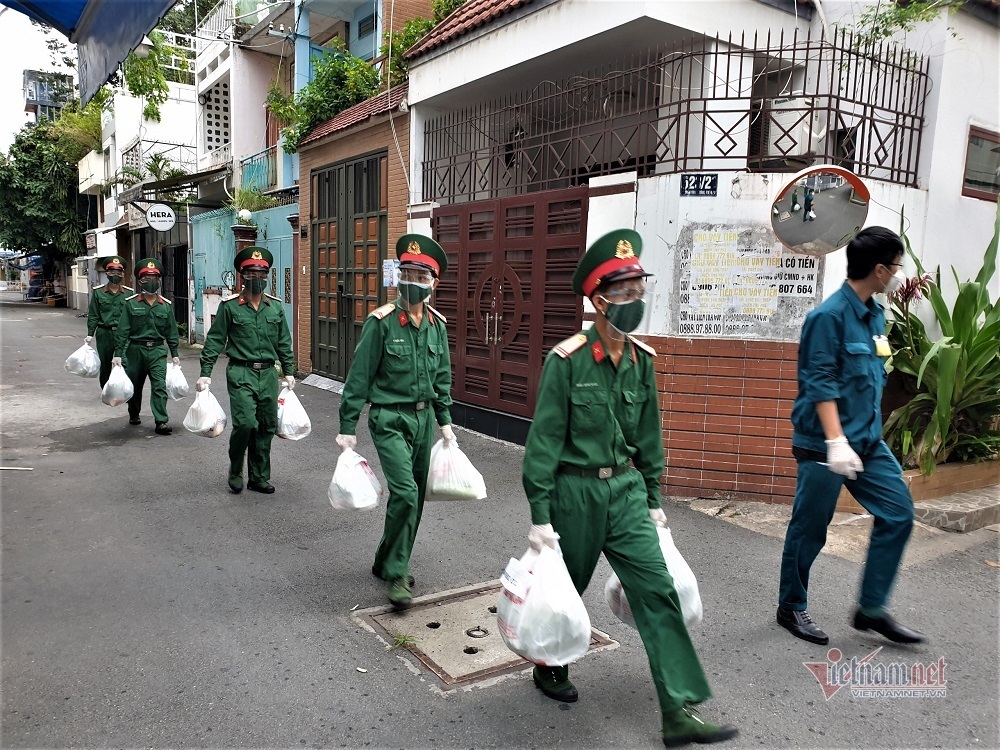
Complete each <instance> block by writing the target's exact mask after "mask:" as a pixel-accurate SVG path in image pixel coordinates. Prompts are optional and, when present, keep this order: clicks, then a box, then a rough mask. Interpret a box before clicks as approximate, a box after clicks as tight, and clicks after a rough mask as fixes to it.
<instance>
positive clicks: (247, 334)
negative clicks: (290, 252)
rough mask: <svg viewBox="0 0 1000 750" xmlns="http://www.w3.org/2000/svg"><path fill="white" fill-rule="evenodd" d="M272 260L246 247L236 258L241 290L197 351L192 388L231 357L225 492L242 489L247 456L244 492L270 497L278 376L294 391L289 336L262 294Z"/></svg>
mask: <svg viewBox="0 0 1000 750" xmlns="http://www.w3.org/2000/svg"><path fill="white" fill-rule="evenodd" d="M273 262H274V258H273V256H272V255H271V253H270V251H268V250H267V248H263V247H247V248H244V249H243V250H242V251H240V252H239V253H238V254H237V255H236V260H235V266H236V270H237V271H238V272H239V273H240V274H241V275H242V276H243V290H242V291H241V292H240V293H239V294H234V295H232V296H231V297H227V298H226V299H224V300H223V301H222V305H221V306H220V307H219V313H218V314H217V315H216V316H215V320H214V321H213V322H212V327H211V329H210V330H209V332H208V336H206V337H205V348H204V349H202V351H201V377H200V378H198V382H197V383H196V385H195V387H196V388H197V389H198V390H199V391H203V390H205V389H206V388H208V386H209V385H211V383H212V380H211V376H212V367H214V366H215V360H217V359H218V358H219V355H220V354H221V353H222V351H223V350H225V351H226V352H227V354H228V355H229V364H228V366H227V367H226V385H227V387H228V389H229V410H230V412H231V414H232V418H233V432H232V435H230V437H229V480H228V481H229V489H230V491H232V492H233V493H235V494H239V493H240V492H242V491H243V459H244V456H246V457H247V489H250V490H253V491H254V492H263V493H264V494H266V495H270V494H272V493H273V492H274V485H272V484H271V441H272V440H273V439H274V433H275V432H276V431H277V429H278V372H277V370H275V368H274V365H275V362H279V363H280V364H281V372H282V375H283V377H282V378H281V384H282V385H284V386H286V387H287V388H289V389H292V388H294V387H295V377H294V376H295V361H294V359H292V334H291V332H290V331H289V330H288V321H287V320H286V319H285V311H284V309H283V308H282V307H281V301H280V300H279V299H278V298H277V297H272V296H271V295H270V294H265V293H264V290H265V289H267V274H268V270H269V269H270V268H271V264H272V263H273Z"/></svg>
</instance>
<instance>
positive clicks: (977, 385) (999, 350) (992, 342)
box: [885, 210, 1000, 475]
mask: <svg viewBox="0 0 1000 750" xmlns="http://www.w3.org/2000/svg"><path fill="white" fill-rule="evenodd" d="M900 233H901V234H902V235H903V241H904V242H905V244H906V249H907V253H908V254H909V255H910V257H911V258H913V261H914V263H915V264H916V267H917V271H918V274H919V275H918V276H917V277H916V278H914V279H911V280H910V281H909V283H907V284H905V285H904V286H903V287H902V288H901V289H900V290H899V291H898V292H897V293H896V294H894V295H892V296H891V297H890V299H889V305H890V309H891V310H892V317H893V320H892V321H891V322H890V324H889V332H888V337H889V342H890V346H891V348H892V350H893V356H892V359H891V361H890V365H891V367H892V369H893V370H894V371H896V372H898V373H902V378H903V380H904V381H905V384H906V386H907V389H908V390H909V391H910V392H912V393H913V398H912V399H910V400H909V401H908V402H907V403H906V404H905V405H903V406H900V407H899V408H897V409H895V410H894V411H893V412H892V414H891V415H890V416H889V419H888V421H887V422H886V424H885V439H886V442H887V443H888V445H889V447H890V448H891V449H892V450H893V452H894V453H895V454H896V457H897V458H899V460H900V462H901V463H902V464H903V466H904V467H918V468H919V469H920V471H921V473H923V474H925V475H930V474H933V473H934V470H935V468H936V467H937V466H938V464H943V463H946V462H952V461H981V460H985V459H993V458H996V457H997V454H998V453H1000V431H998V430H997V429H995V427H996V418H997V416H998V415H1000V347H998V345H997V341H998V339H1000V301H998V302H994V301H991V300H990V295H989V288H988V287H989V283H990V281H991V280H992V278H993V275H994V273H995V272H996V259H997V244H998V238H1000V210H998V213H997V219H996V222H995V226H994V234H993V239H992V241H991V242H990V244H989V246H988V247H987V249H986V253H985V255H984V257H983V265H982V267H981V268H980V270H979V273H978V274H977V275H976V278H975V279H974V280H973V281H964V282H962V281H959V279H958V275H957V274H955V271H954V269H952V273H953V274H954V275H955V282H956V284H957V285H958V295H957V297H956V299H955V302H954V304H953V305H952V306H951V308H950V309H949V307H948V304H947V303H946V302H945V300H944V297H943V295H942V294H941V269H940V267H939V268H938V269H937V270H936V271H935V272H934V273H933V274H930V273H927V272H926V271H925V270H924V267H923V265H922V264H921V262H920V259H919V258H918V257H917V256H916V255H915V254H914V252H913V249H912V247H911V246H910V242H909V239H908V238H907V237H906V235H905V233H903V232H900ZM921 297H926V299H927V301H928V302H929V303H930V305H931V308H932V309H933V311H934V317H935V319H936V322H937V325H938V327H939V328H940V330H941V336H939V337H937V338H936V339H932V338H931V336H930V335H929V334H928V332H927V329H926V327H925V326H924V323H923V321H921V320H920V318H919V317H918V316H917V314H916V311H915V309H914V307H915V302H916V301H917V300H918V299H920V298H921Z"/></svg>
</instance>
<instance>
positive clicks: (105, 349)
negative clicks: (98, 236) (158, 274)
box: [84, 255, 135, 388]
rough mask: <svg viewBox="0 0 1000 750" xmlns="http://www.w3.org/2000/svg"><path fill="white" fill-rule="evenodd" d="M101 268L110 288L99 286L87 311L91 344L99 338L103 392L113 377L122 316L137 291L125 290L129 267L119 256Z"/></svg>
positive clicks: (88, 341)
mask: <svg viewBox="0 0 1000 750" xmlns="http://www.w3.org/2000/svg"><path fill="white" fill-rule="evenodd" d="M99 263H100V265H101V268H102V269H103V270H104V273H105V274H106V275H107V277H108V283H107V284H101V285H100V286H95V287H94V289H93V291H92V292H91V293H90V305H89V307H88V308H87V338H86V339H84V340H85V341H86V342H87V343H88V344H89V343H91V342H92V341H93V340H94V337H95V336H96V337H97V347H96V348H97V356H99V357H100V358H101V378H100V382H101V388H103V387H104V384H105V383H107V382H108V377H110V375H111V360H112V358H113V357H114V356H115V331H116V330H118V318H119V317H120V316H121V312H122V307H123V306H124V305H125V298H126V297H128V296H130V295H131V294H132V293H133V292H134V291H135V290H134V289H133V288H132V287H129V286H124V285H123V284H122V279H123V278H124V277H125V264H124V263H123V262H122V259H121V258H119V257H118V256H117V255H115V256H112V257H110V258H104V259H103V260H101V261H99Z"/></svg>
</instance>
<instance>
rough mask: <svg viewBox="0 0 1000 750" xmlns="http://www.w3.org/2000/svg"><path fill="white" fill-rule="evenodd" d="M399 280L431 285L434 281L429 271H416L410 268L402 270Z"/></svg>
mask: <svg viewBox="0 0 1000 750" xmlns="http://www.w3.org/2000/svg"><path fill="white" fill-rule="evenodd" d="M399 278H400V280H401V281H416V282H417V283H419V284H430V283H431V281H433V280H434V276H433V275H432V274H431V273H430V272H429V271H414V270H413V269H410V268H401V269H400V271H399Z"/></svg>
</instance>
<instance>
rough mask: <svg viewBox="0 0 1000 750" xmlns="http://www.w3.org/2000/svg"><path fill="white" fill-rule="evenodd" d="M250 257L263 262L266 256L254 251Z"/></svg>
mask: <svg viewBox="0 0 1000 750" xmlns="http://www.w3.org/2000/svg"><path fill="white" fill-rule="evenodd" d="M250 257H251V258H253V259H254V260H263V258H264V256H263V255H261V254H260V250H254V251H253V252H252V253H250Z"/></svg>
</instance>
